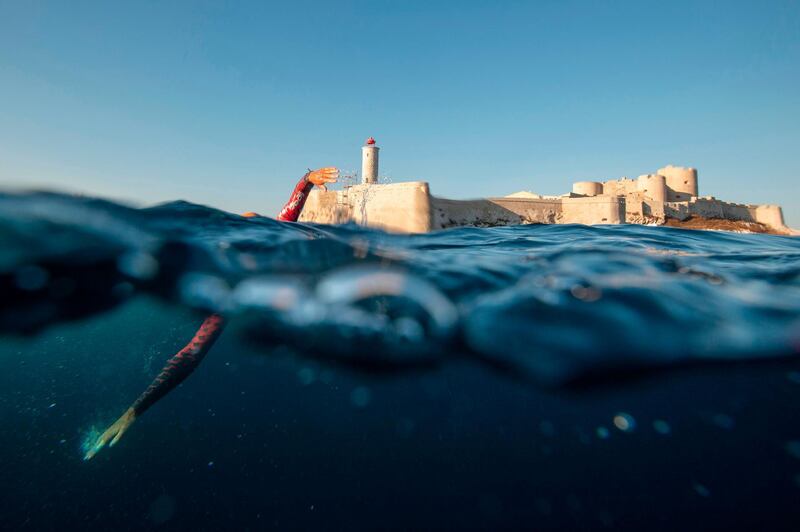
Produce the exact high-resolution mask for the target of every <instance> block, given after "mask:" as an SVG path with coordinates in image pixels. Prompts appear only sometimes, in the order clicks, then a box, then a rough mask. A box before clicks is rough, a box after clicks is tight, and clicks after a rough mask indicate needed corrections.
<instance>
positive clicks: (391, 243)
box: [0, 193, 800, 530]
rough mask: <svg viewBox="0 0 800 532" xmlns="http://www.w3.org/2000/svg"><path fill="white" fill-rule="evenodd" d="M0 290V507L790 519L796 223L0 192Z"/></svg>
mask: <svg viewBox="0 0 800 532" xmlns="http://www.w3.org/2000/svg"><path fill="white" fill-rule="evenodd" d="M0 294H2V297H1V298H0V386H2V388H1V389H2V393H0V485H1V486H2V487H3V492H2V502H0V510H1V511H0V527H2V529H4V530H10V529H30V530H42V529H44V530H47V529H65V528H67V529H71V528H78V527H81V528H84V527H99V528H100V529H111V528H113V529H118V530H119V529H122V530H128V529H131V530H140V529H159V530H166V529H194V530H260V529H265V528H275V529H290V530H291V529H309V528H311V529H344V530H375V529H447V528H449V529H476V528H481V529H493V530H494V529H520V528H522V529H533V530H543V529H565V528H566V529H594V528H608V529H615V530H616V529H629V530H641V529H644V528H646V529H664V530H674V529H687V528H696V529H701V528H702V529H708V528H739V529H754V528H758V529H771V530H774V529H787V530H791V529H797V526H798V519H800V413H799V412H798V408H797V404H798V400H799V399H800V359H798V354H800V239H798V238H792V237H782V236H771V235H749V234H733V233H722V232H705V231H688V230H681V229H674V228H664V227H643V226H596V227H585V226H570V225H541V226H536V225H529V226H516V227H497V228H461V229H452V230H446V231H440V232H435V233H431V234H426V235H412V236H409V235H391V234H386V233H383V232H380V231H375V230H369V229H365V228H362V227H356V226H338V227H337V226H316V225H308V224H299V223H282V222H277V221H275V220H272V219H268V218H255V219H253V218H250V219H245V218H241V217H239V216H236V215H232V214H228V213H224V212H221V211H216V210H213V209H210V208H207V207H202V206H198V205H192V204H188V203H171V204H166V205H161V206H158V207H153V208H148V209H132V208H129V207H126V206H123V205H119V204H114V203H110V202H106V201H100V200H93V199H82V198H75V197H67V196H60V195H57V194H47V193H36V194H19V195H11V194H5V195H0ZM209 312H219V313H223V314H224V315H225V316H226V317H228V318H229V323H228V325H227V327H226V330H225V332H224V333H223V335H222V336H221V338H220V339H219V340H218V341H217V343H216V344H215V346H214V347H213V349H212V350H211V352H210V353H209V354H208V356H207V357H206V359H205V360H204V362H203V363H202V364H201V365H200V366H199V368H198V369H197V370H196V371H195V372H194V374H192V375H191V376H190V377H189V378H188V379H187V380H186V381H185V382H184V383H183V384H182V385H181V386H179V387H178V388H176V389H175V390H173V391H172V392H171V393H170V394H169V395H168V396H167V397H165V398H164V399H162V400H161V401H160V402H158V403H157V404H156V405H155V406H153V407H152V408H151V409H150V410H149V411H148V412H147V413H146V414H145V415H144V416H142V417H141V419H138V420H137V421H136V422H135V423H134V425H133V426H132V427H131V429H130V430H129V432H127V433H126V434H125V436H124V437H123V438H122V440H120V442H119V443H118V444H117V445H116V446H115V447H113V448H106V449H104V450H102V451H101V452H100V453H99V454H98V455H97V456H96V457H95V458H93V459H92V460H90V461H84V460H83V453H84V450H85V448H86V445H87V443H89V442H91V441H92V436H94V437H96V436H97V435H98V434H99V433H101V432H102V431H103V430H104V429H105V427H106V426H108V425H109V424H110V423H112V422H113V421H114V420H115V419H116V418H117V417H118V416H119V415H120V414H121V413H122V412H123V411H124V410H125V409H126V408H127V407H128V406H129V405H130V403H131V402H132V401H133V400H134V399H136V397H137V396H138V395H139V394H140V393H141V392H142V391H143V390H144V389H145V388H146V387H147V385H148V384H149V383H150V381H151V380H152V378H153V377H154V376H155V374H156V373H157V372H158V371H159V369H160V368H161V367H162V365H163V364H164V362H165V361H166V360H167V359H168V358H169V357H170V356H172V355H173V354H174V353H175V352H176V351H178V350H179V349H180V348H181V347H183V346H184V345H185V344H186V342H187V341H188V340H189V339H190V338H191V337H192V335H193V334H194V333H195V330H196V328H197V327H198V325H199V324H200V322H201V321H202V319H203V317H204V316H205V315H207V314H208V313H209ZM89 444H90V443H89Z"/></svg>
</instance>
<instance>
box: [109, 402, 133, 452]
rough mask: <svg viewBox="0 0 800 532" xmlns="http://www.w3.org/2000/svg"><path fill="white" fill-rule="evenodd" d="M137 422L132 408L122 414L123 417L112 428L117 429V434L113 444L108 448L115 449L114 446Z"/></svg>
mask: <svg viewBox="0 0 800 532" xmlns="http://www.w3.org/2000/svg"><path fill="white" fill-rule="evenodd" d="M135 420H136V414H134V412H133V409H132V408H129V409H128V410H127V411H125V413H124V414H122V416H121V417H120V418H119V419H118V420H117V422H116V423H114V425H113V426H112V428H113V429H115V431H116V434H115V435H114V439H113V440H111V443H110V444H109V445H108V446H109V447H114V445H115V444H116V443H117V442H118V441H119V439H120V438H121V437H122V435H123V434H125V433H126V432H128V429H129V428H130V426H131V424H132V423H133V422H134V421H135ZM109 430H110V429H109Z"/></svg>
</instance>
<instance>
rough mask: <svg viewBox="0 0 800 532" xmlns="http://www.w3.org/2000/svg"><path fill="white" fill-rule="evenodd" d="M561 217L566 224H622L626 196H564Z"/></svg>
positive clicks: (623, 221) (560, 221)
mask: <svg viewBox="0 0 800 532" xmlns="http://www.w3.org/2000/svg"><path fill="white" fill-rule="evenodd" d="M561 208H562V213H561V219H560V220H559V223H564V224H586V225H593V224H621V223H625V198H619V197H615V196H605V195H604V196H596V197H593V198H564V199H562V200H561Z"/></svg>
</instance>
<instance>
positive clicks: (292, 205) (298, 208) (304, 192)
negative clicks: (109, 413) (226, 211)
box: [132, 174, 314, 417]
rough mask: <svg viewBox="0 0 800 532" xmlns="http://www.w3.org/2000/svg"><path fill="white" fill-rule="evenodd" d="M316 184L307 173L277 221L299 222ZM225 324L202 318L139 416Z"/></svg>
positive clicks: (186, 371) (140, 402)
mask: <svg viewBox="0 0 800 532" xmlns="http://www.w3.org/2000/svg"><path fill="white" fill-rule="evenodd" d="M313 187H314V184H313V183H311V182H310V181H309V180H308V174H306V175H304V176H303V177H302V178H301V179H300V181H299V182H298V183H297V185H296V186H295V187H294V191H293V192H292V195H291V197H290V198H289V201H288V202H287V203H286V205H285V206H284V207H283V209H281V212H280V214H279V215H278V220H282V221H284V222H296V221H297V218H299V217H300V213H301V212H302V211H303V206H304V205H305V203H306V199H307V198H308V193H309V192H311V189H312V188H313ZM224 327H225V320H224V319H223V318H222V316H220V315H218V314H212V315H210V316H209V317H207V318H206V319H205V321H203V324H202V325H200V329H198V331H197V333H195V335H194V338H192V341H191V342H189V343H188V344H186V347H184V348H183V349H181V350H180V351H178V353H177V354H175V356H173V357H172V358H170V359H169V360H168V361H167V364H166V365H165V366H164V368H163V369H162V370H161V372H160V373H159V374H158V376H157V377H156V378H155V379H154V380H153V382H152V383H151V384H150V386H148V387H147V390H145V391H144V393H143V394H142V395H140V396H139V398H138V399H137V400H136V402H135V403H133V406H132V408H133V411H134V413H135V414H136V416H137V417H138V416H140V415H142V414H143V413H144V412H145V411H146V410H147V409H148V408H150V407H151V406H153V405H154V404H155V403H156V401H158V400H159V399H161V398H162V397H164V396H165V395H167V394H168V393H169V392H170V391H171V390H172V389H173V388H175V387H176V386H177V385H179V384H180V383H181V382H183V380H184V379H186V377H188V376H189V375H190V374H191V373H192V372H193V371H194V370H195V368H196V367H197V366H198V365H199V364H200V362H202V360H203V358H204V357H205V356H206V353H208V351H209V350H210V349H211V346H212V345H214V342H215V341H216V340H217V338H218V337H219V335H220V334H221V333H222V329H223V328H224Z"/></svg>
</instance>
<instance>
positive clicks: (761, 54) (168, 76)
mask: <svg viewBox="0 0 800 532" xmlns="http://www.w3.org/2000/svg"><path fill="white" fill-rule="evenodd" d="M0 102H1V103H0V185H15V186H19V185H22V186H39V187H41V186H46V187H57V188H62V189H63V188H66V189H69V190H78V191H84V192H89V193H92V194H97V195H102V196H110V197H114V198H123V199H127V200H132V201H136V202H140V203H149V202H158V201H166V200H171V199H178V198H181V199H187V200H190V201H193V202H197V203H204V204H208V205H213V206H216V207H220V208H223V209H226V210H231V211H235V212H238V211H245V210H257V211H259V212H262V213H264V214H274V213H276V212H277V210H278V209H279V208H280V206H281V204H282V203H283V201H284V200H285V198H286V196H287V195H288V193H289V190H290V188H291V186H292V185H293V184H294V182H295V180H296V179H297V177H299V176H300V175H302V173H303V172H304V171H305V169H306V168H307V167H318V166H325V165H336V166H339V167H340V168H342V169H344V170H354V169H358V168H359V164H360V146H361V144H362V143H363V141H364V139H365V138H366V137H367V136H370V135H373V136H374V137H375V138H376V139H377V140H378V144H379V145H380V146H381V148H382V151H381V173H382V174H385V175H386V176H388V177H389V178H391V179H392V180H394V181H400V180H410V179H422V180H427V181H430V183H431V190H432V191H433V193H434V194H436V195H440V196H447V197H455V198H467V197H480V196H497V195H505V194H508V193H511V192H515V191H518V190H532V191H535V192H539V193H545V194H557V193H562V192H567V191H568V190H569V189H570V185H571V183H572V182H573V181H575V180H586V179H610V178H617V177H620V176H623V175H624V176H629V177H635V176H637V175H639V174H643V173H648V172H652V171H655V170H656V169H657V168H659V167H660V166H663V165H665V164H669V163H671V164H676V165H682V166H694V167H696V168H698V169H699V179H700V181H699V182H700V193H701V194H703V195H705V194H710V195H714V196H717V197H719V198H722V199H726V200H730V201H739V202H752V203H778V204H781V205H782V206H783V207H784V213H785V216H786V219H787V222H789V223H790V225H793V226H794V227H800V190H798V189H800V179H798V175H799V174H800V172H798V167H799V166H800V165H799V164H798V163H799V162H800V3H799V2H797V1H780V0H776V1H766V2H750V1H749V2H739V1H717V2H700V1H689V2H684V1H669V2H665V1H663V0H662V1H659V2H646V1H631V2H625V1H614V2H611V1H600V0H594V1H588V2H572V1H539V2H500V1H498V2H489V1H486V2H470V1H459V2H455V1H452V2H436V1H431V0H428V1H425V2H398V1H395V2H388V1H381V0H372V1H367V2H319V3H311V2H285V3H272V2H244V1H241V2H230V3H227V4H226V3H223V2H206V3H203V2H186V3H182V2H149V1H137V2H128V3H126V4H124V5H123V3H121V2H81V1H75V2H63V1H59V2H37V1H25V0H19V1H12V2H9V1H8V0H0Z"/></svg>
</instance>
